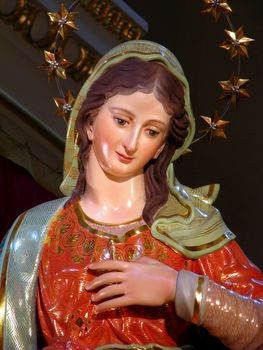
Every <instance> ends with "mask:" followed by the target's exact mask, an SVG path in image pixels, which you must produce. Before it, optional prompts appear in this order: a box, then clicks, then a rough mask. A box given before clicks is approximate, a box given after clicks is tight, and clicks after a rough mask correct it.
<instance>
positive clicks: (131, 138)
mask: <svg viewBox="0 0 263 350" xmlns="http://www.w3.org/2000/svg"><path fill="white" fill-rule="evenodd" d="M139 137H140V132H139V130H138V131H137V130H130V131H129V133H128V134H127V135H126V137H125V138H124V139H123V143H122V145H123V148H124V149H125V152H126V153H127V155H128V156H132V155H133V154H134V153H135V152H136V151H137V149H138V144H139Z"/></svg>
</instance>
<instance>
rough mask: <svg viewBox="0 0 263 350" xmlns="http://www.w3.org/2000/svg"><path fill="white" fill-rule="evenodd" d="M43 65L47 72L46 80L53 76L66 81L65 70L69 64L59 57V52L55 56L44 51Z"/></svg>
mask: <svg viewBox="0 0 263 350" xmlns="http://www.w3.org/2000/svg"><path fill="white" fill-rule="evenodd" d="M44 55H45V61H46V63H45V65H44V67H45V68H46V69H47V71H48V79H49V80H51V79H52V78H53V77H54V76H56V75H57V76H59V77H60V78H62V79H67V76H66V68H67V67H68V66H70V64H71V63H70V62H69V61H68V60H66V59H65V58H62V57H61V50H59V51H58V54H57V55H55V54H54V53H52V52H49V51H46V50H45V51H44Z"/></svg>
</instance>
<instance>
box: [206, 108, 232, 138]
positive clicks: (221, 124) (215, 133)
mask: <svg viewBox="0 0 263 350" xmlns="http://www.w3.org/2000/svg"><path fill="white" fill-rule="evenodd" d="M201 118H202V119H203V120H204V122H205V124H206V126H207V125H208V127H207V128H206V129H204V130H202V131H201V132H205V133H206V134H207V135H208V137H209V140H210V141H212V139H213V138H215V137H219V138H220V137H221V138H224V139H226V134H225V131H224V128H225V127H226V126H227V124H229V123H230V121H228V120H222V119H220V117H219V115H218V113H217V112H215V114H214V119H213V120H212V118H210V117H206V116H203V115H201Z"/></svg>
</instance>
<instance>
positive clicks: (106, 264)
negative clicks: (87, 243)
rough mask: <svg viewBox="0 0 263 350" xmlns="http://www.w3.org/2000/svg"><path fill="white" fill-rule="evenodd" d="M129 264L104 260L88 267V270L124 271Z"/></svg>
mask: <svg viewBox="0 0 263 350" xmlns="http://www.w3.org/2000/svg"><path fill="white" fill-rule="evenodd" d="M129 264H130V263H128V262H126V261H118V260H105V261H99V262H96V263H92V264H90V265H89V266H88V268H89V269H90V270H109V271H113V270H116V271H124V270H126V269H127V268H128V266H129Z"/></svg>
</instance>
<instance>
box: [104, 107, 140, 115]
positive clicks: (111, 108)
mask: <svg viewBox="0 0 263 350" xmlns="http://www.w3.org/2000/svg"><path fill="white" fill-rule="evenodd" d="M109 109H110V111H114V110H118V111H122V112H125V113H128V114H130V115H131V116H134V114H133V113H132V112H131V111H130V110H129V109H126V108H122V107H114V106H113V107H109Z"/></svg>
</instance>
